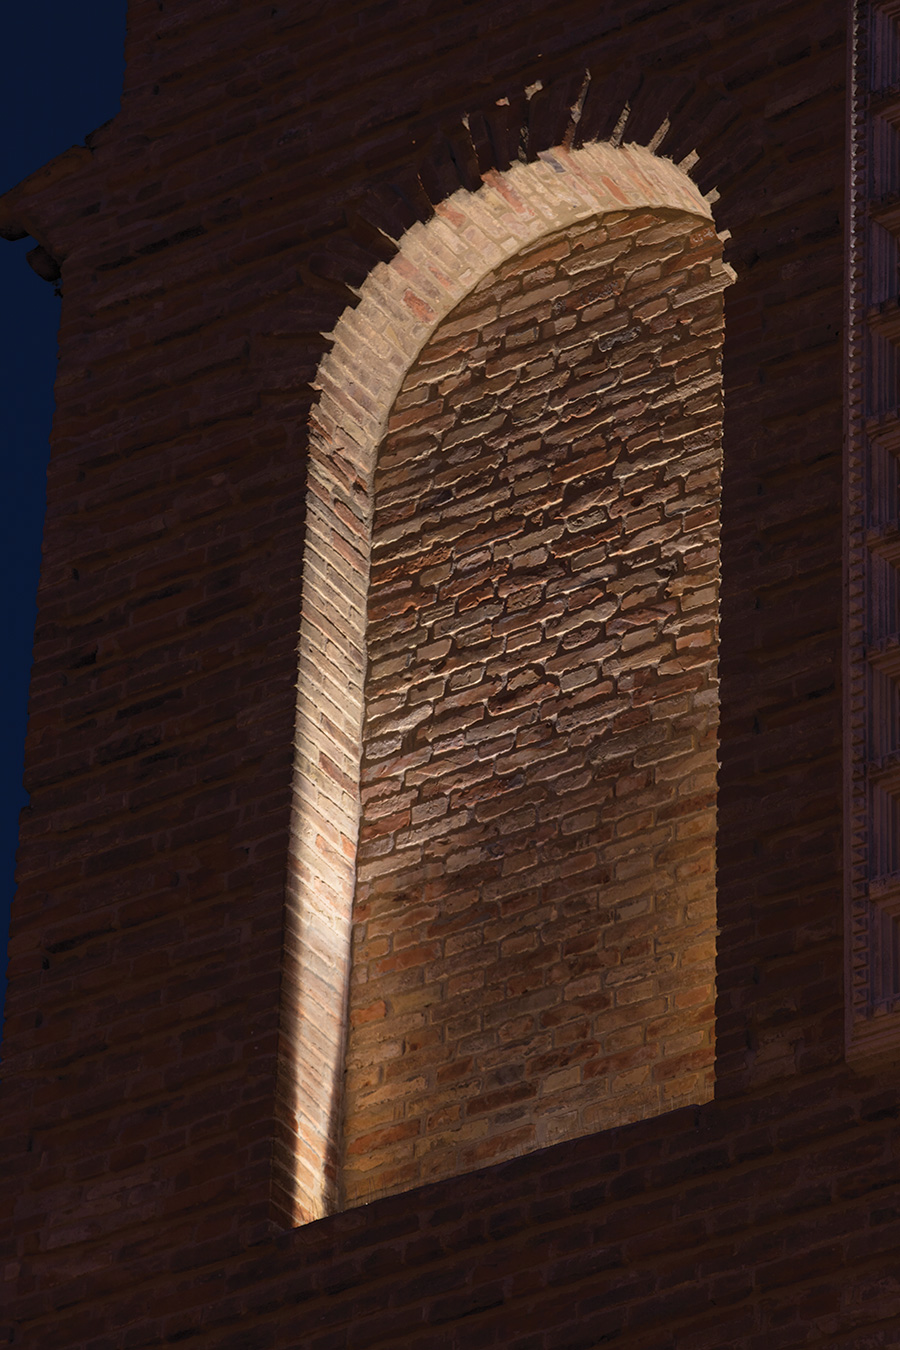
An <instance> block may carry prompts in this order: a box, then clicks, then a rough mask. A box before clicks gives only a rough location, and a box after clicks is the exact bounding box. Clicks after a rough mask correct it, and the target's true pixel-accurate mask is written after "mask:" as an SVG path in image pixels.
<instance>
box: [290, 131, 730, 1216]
mask: <svg viewBox="0 0 900 1350" xmlns="http://www.w3.org/2000/svg"><path fill="white" fill-rule="evenodd" d="M641 213H644V217H642V216H641ZM604 219H610V220H612V222H613V225H614V226H615V225H616V224H619V223H621V222H623V221H625V222H629V221H630V222H637V226H638V230H640V229H641V228H643V229H644V230H645V231H647V230H650V231H653V230H654V229H658V230H661V231H662V235H665V234H666V230H667V229H668V233H669V235H670V236H672V235H673V227H674V234H675V235H678V236H679V238H681V239H682V241H689V240H690V237H691V231H692V230H694V231H695V232H697V231H699V239H700V240H701V241H702V242H701V252H703V251H704V250H705V253H704V258H705V262H704V263H703V267H705V282H704V286H705V291H704V293H705V294H717V293H718V292H719V291H721V289H722V287H723V286H724V285H725V284H727V282H728V280H729V273H728V270H727V269H726V268H725V267H724V266H723V264H722V263H721V256H720V255H721V250H720V247H719V245H718V240H717V239H716V237H715V235H714V231H713V229H712V227H711V224H710V222H711V213H710V209H709V205H708V203H707V202H706V200H705V199H704V198H703V197H702V196H701V195H700V193H699V192H698V190H697V189H696V187H695V185H694V184H693V183H692V182H691V180H690V179H689V178H688V177H687V175H686V174H685V173H683V172H682V171H681V170H679V169H678V168H677V167H676V166H674V165H673V164H671V163H670V162H668V161H666V160H662V159H659V158H657V157H655V156H654V155H653V154H652V153H651V152H650V151H648V150H645V149H643V148H641V147H637V146H627V147H622V148H616V147H613V146H611V145H606V144H595V145H589V146H586V147H584V148H583V149H581V150H578V151H574V152H568V151H566V150H563V149H558V150H554V151H553V152H552V153H546V154H544V155H542V156H540V157H539V159H538V160H537V161H535V162H534V163H531V164H517V165H514V166H513V167H512V168H511V169H510V170H509V171H508V172H506V173H503V174H492V175H489V176H488V178H487V179H486V181H485V183H484V186H483V187H482V188H481V189H480V190H479V191H478V192H475V193H470V192H466V191H460V192H457V193H455V194H454V195H453V196H452V197H451V198H449V199H448V200H447V201H446V202H444V203H443V204H442V205H441V206H440V207H439V208H438V209H437V211H436V214H435V216H434V218H433V219H432V220H431V221H429V222H428V223H427V224H424V225H421V224H419V225H415V226H413V227H412V228H411V229H410V230H409V231H408V232H407V233H406V234H405V235H404V237H403V239H402V240H400V241H399V250H398V253H397V255H396V256H395V257H394V258H393V259H392V261H391V262H390V263H386V264H382V265H379V266H378V267H376V268H375V270H374V271H373V272H372V273H371V275H370V276H369V278H368V279H367V280H366V282H365V284H364V285H363V287H362V290H361V293H360V297H359V303H358V304H357V305H356V306H354V307H353V308H352V309H348V310H347V311H346V312H345V314H344V315H343V316H342V318H341V320H340V322H339V323H338V325H337V327H336V329H335V332H334V334H333V346H332V349H331V351H330V352H329V354H328V355H327V356H326V357H325V358H324V360H323V362H322V364H321V368H320V371H319V375H318V379H317V386H318V388H319V390H320V395H321V396H320V401H319V404H318V405H317V407H316V409H315V411H314V414H313V419H312V425H311V436H310V478H309V503H308V514H307V531H308V533H307V542H306V561H305V569H304V582H303V608H302V622H301V641H300V670H299V680H298V712H297V734H296V770H295V809H294V822H293V835H292V847H293V855H292V864H293V866H292V875H291V885H290V893H289V896H288V902H287V921H286V947H285V971H284V1008H283V1012H284V1016H283V1026H282V1048H281V1072H282V1079H281V1094H282V1100H283V1103H284V1108H285V1109H284V1111H283V1120H284V1124H285V1129H284V1136H283V1138H282V1140H281V1144H282V1148H281V1153H280V1157H281V1161H282V1166H283V1168H284V1169H285V1172H288V1173H292V1175H291V1176H290V1177H289V1178H287V1180H288V1181H289V1189H292V1190H293V1192H294V1194H295V1196H296V1213H297V1217H298V1220H300V1221H302V1220H304V1219H308V1218H313V1217H317V1216H318V1215H319V1214H321V1213H324V1212H327V1211H328V1210H329V1209H331V1208H334V1207H335V1206H336V1205H337V1204H339V1203H340V1197H341V1183H340V1175H339V1174H340V1169H341V1154H342V1148H343V1144H342V1137H341V1136H342V1116H343V1111H344V1103H343V1091H342V1079H343V1071H344V1059H345V1054H346V1050H347V1034H348V1021H352V1023H353V1025H354V1026H360V1025H365V1023H366V1022H367V1021H369V1020H377V1018H375V1017H373V1014H372V1001H371V1000H370V1001H369V1003H368V1004H366V1002H365V1000H364V999H363V1000H360V999H358V998H353V997H351V996H350V993H349V984H350V975H351V926H352V913H353V903H354V892H355V890H356V887H357V857H356V855H357V841H358V833H359V822H360V764H361V755H362V748H363V739H364V732H365V727H364V723H365V682H366V669H367V636H366V634H367V623H368V607H369V599H368V596H369V578H370V567H371V549H372V527H373V509H374V504H375V483H376V462H377V458H378V452H379V447H380V446H381V445H382V443H383V442H384V440H385V435H386V433H387V434H388V435H389V436H390V435H391V434H394V433H396V432H397V430H398V422H399V424H402V422H403V419H404V408H403V406H402V402H403V400H402V399H401V400H400V405H398V395H400V394H401V392H407V391H406V390H405V389H404V382H405V381H407V380H408V378H409V376H410V372H411V370H412V369H413V367H414V366H415V364H416V362H417V361H418V359H419V358H420V356H421V355H422V354H423V352H424V353H425V354H426V355H427V345H428V344H429V342H430V341H431V339H432V338H433V337H434V335H435V334H436V333H437V332H439V330H440V328H441V325H442V324H444V323H445V322H451V323H452V318H453V316H454V315H455V314H456V311H457V310H458V307H460V305H461V304H463V302H465V301H466V299H467V297H470V296H472V294H473V293H474V292H476V290H477V288H479V287H480V286H482V285H484V284H488V286H489V287H490V285H491V284H492V278H494V277H495V276H496V275H498V273H499V272H501V271H502V269H503V268H504V267H507V268H509V266H510V265H512V267H513V270H515V263H514V262H511V260H515V259H517V258H520V257H522V258H524V259H525V262H524V266H525V267H526V269H527V268H528V267H529V266H530V263H529V262H528V261H527V259H528V256H529V253H531V254H533V253H534V250H535V246H536V245H538V244H539V243H540V241H542V240H551V241H559V240H563V241H565V240H566V238H567V235H568V234H570V233H572V232H575V233H578V232H579V231H581V234H582V237H587V236H589V235H590V233H591V230H592V229H593V228H594V223H596V226H597V228H600V229H606V228H607V227H605V226H603V225H602V222H603V220H604ZM628 228H629V226H628V225H626V227H625V233H626V234H627V232H628ZM661 237H662V236H661ZM685 247H690V243H689V242H688V243H687V244H685ZM506 279H508V278H506ZM648 279H649V278H648ZM695 280H696V278H695ZM678 285H679V286H680V287H681V289H680V291H679V302H680V303H681V304H687V303H689V301H690V279H688V281H687V282H684V281H683V278H682V280H681V281H679V283H678ZM652 289H653V287H652V285H651V290H652ZM657 289H658V288H657ZM613 345H615V344H613ZM684 370H685V372H687V373H686V374H685V378H690V373H689V371H687V367H684ZM414 397H415V396H414ZM392 415H393V422H392V420H391V419H392ZM713 591H714V586H713ZM713 659H714V658H713ZM713 678H714V677H713ZM370 711H371V710H370ZM366 734H368V735H369V736H371V735H372V734H374V733H373V731H372V728H371V727H369V729H368V732H367V733H366ZM713 753H714V751H713ZM420 805H421V803H420ZM375 832H376V834H377V832H378V827H376V831H375ZM369 847H370V851H371V846H369ZM389 871H390V869H388V872H389ZM374 872H375V873H376V874H378V867H377V866H376V867H375V869H374ZM381 875H384V873H381ZM420 880H422V883H423V884H425V881H426V879H425V878H421V879H420ZM432 880H433V879H432ZM363 885H364V887H368V890H367V899H366V901H365V903H369V901H370V900H371V898H372V894H373V883H372V882H371V878H363ZM387 889H388V891H390V892H391V896H392V898H390V900H389V903H390V904H392V905H394V906H396V904H397V898H396V897H397V890H398V888H397V886H396V885H394V884H393V881H391V884H390V885H389V886H388V888H387ZM374 892H379V885H378V884H377V883H376V884H374ZM400 893H401V894H402V895H407V892H406V891H404V890H403V888H402V887H400ZM385 894H386V892H385V890H384V887H381V888H380V897H381V898H380V899H379V898H378V896H377V895H376V902H377V903H381V902H382V901H383V900H384V896H385ZM415 898H416V897H412V899H411V900H409V899H407V901H406V902H408V903H415ZM707 927H708V924H707ZM377 1001H378V1000H375V1002H376V1003H377ZM348 1014H349V1017H348ZM401 1020H402V1019H401ZM381 1044H382V1049H383V1052H384V1054H385V1056H390V1057H393V1058H395V1059H396V1058H397V1057H398V1056H399V1057H402V1056H403V1054H404V1053H406V1051H407V1050H408V1047H405V1046H404V1044H403V1043H402V1036H401V1037H400V1041H399V1042H398V1040H397V1037H396V1036H394V1037H393V1038H391V1037H387V1038H383V1039H382V1041H381ZM707 1049H708V1046H707ZM707 1058H708V1056H707ZM376 1086H377V1088H378V1091H377V1092H376V1093H375V1096H376V1098H377V1099H378V1101H379V1102H380V1105H377V1104H376V1106H375V1108H374V1111H373V1112H372V1114H371V1119H370V1120H369V1121H368V1122H367V1124H368V1125H370V1126H371V1128H370V1129H369V1128H367V1129H363V1130H362V1131H360V1130H358V1129H355V1127H354V1128H352V1129H351V1134H352V1135H353V1138H352V1139H350V1140H348V1147H349V1148H353V1149H355V1151H356V1154H357V1155H358V1154H360V1153H365V1152H367V1151H370V1150H372V1149H375V1148H377V1147H378V1146H380V1144H381V1143H383V1142H384V1141H385V1140H387V1142H388V1144H389V1145H390V1144H391V1142H392V1141H394V1140H402V1139H404V1138H406V1137H408V1136H409V1130H410V1127H409V1125H408V1124H404V1119H406V1117H405V1116H403V1114H402V1113H401V1118H400V1119H397V1118H395V1107H396V1098H397V1092H396V1087H392V1085H391V1084H390V1083H389V1082H387V1083H381V1084H378V1085H376ZM401 1095H402V1094H401ZM672 1104H675V1103H674V1102H673V1103H672ZM653 1109H664V1106H660V1105H656V1106H655V1107H654V1108H653ZM403 1110H404V1111H405V1110H406V1106H404V1108H403ZM641 1113H643V1114H648V1113H649V1111H647V1110H645V1109H643V1108H641V1109H639V1110H638V1111H637V1114H641ZM601 1123H602V1122H601ZM597 1127H598V1124H597V1122H596V1121H595V1122H594V1125H593V1128H597ZM417 1128H419V1127H417ZM584 1128H585V1125H584V1123H582V1124H581V1125H579V1126H577V1127H576V1128H575V1130H574V1132H575V1133H583V1132H584ZM587 1128H591V1125H590V1122H588V1124H587ZM553 1137H559V1136H558V1135H556V1136H553ZM542 1142H548V1138H541V1137H540V1136H538V1137H535V1138H533V1139H531V1140H530V1141H525V1140H524V1138H523V1140H522V1141H520V1142H518V1143H517V1142H516V1141H515V1140H513V1141H512V1143H511V1144H510V1149H511V1150H512V1151H516V1150H518V1151H521V1148H522V1147H534V1146H539V1145H540V1143H542ZM429 1151H430V1150H429V1148H427V1147H425V1148H423V1149H422V1150H420V1152H421V1154H422V1156H425V1155H426V1154H428V1153H429ZM408 1152H409V1150H408V1149H407V1153H408ZM413 1152H415V1149H414V1150H413ZM508 1152H509V1149H508V1150H507V1154H508ZM496 1156H505V1155H504V1153H503V1151H502V1150H501V1151H500V1152H499V1153H497V1152H496V1151H495V1152H494V1153H493V1154H491V1153H490V1152H489V1151H488V1152H485V1153H484V1154H483V1155H481V1156H480V1157H478V1156H473V1157H471V1158H470V1157H469V1156H468V1155H466V1156H465V1157H462V1156H461V1157H460V1158H459V1159H457V1161H456V1162H450V1163H445V1164H444V1165H443V1169H442V1168H441V1167H440V1166H439V1167H438V1168H436V1169H435V1168H434V1167H431V1168H430V1169H428V1168H426V1169H424V1170H423V1168H422V1167H420V1166H418V1165H416V1166H413V1167H412V1168H411V1169H410V1168H409V1167H408V1166H407V1167H406V1168H405V1169H404V1166H403V1164H402V1160H401V1162H400V1164H398V1167H396V1168H394V1171H393V1173H392V1174H391V1177H390V1178H389V1179H388V1180H387V1181H386V1182H384V1181H383V1180H382V1182H379V1183H378V1184H374V1185H373V1184H372V1182H371V1177H370V1178H369V1179H368V1180H366V1179H363V1180H362V1181H360V1182H358V1184H357V1183H354V1184H351V1185H350V1186H349V1188H348V1189H347V1200H348V1201H349V1202H350V1203H353V1202H354V1201H358V1200H360V1199H363V1198H366V1197H367V1196H369V1195H372V1194H377V1193H383V1192H384V1191H385V1190H391V1189H398V1188H402V1187H403V1186H404V1185H410V1184H415V1183H416V1181H418V1180H420V1179H424V1177H426V1176H431V1175H442V1174H446V1172H447V1171H448V1170H449V1171H451V1172H452V1170H453V1169H454V1167H455V1168H456V1169H457V1170H466V1169H467V1167H468V1166H472V1165H478V1164H479V1162H481V1161H490V1160H492V1157H496ZM386 1166H387V1168H388V1171H390V1165H389V1164H388V1165H386ZM351 1170H352V1169H351ZM383 1170H384V1169H383Z"/></svg>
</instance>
